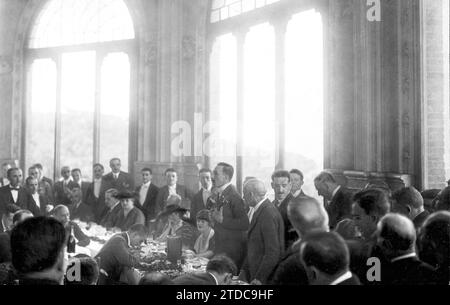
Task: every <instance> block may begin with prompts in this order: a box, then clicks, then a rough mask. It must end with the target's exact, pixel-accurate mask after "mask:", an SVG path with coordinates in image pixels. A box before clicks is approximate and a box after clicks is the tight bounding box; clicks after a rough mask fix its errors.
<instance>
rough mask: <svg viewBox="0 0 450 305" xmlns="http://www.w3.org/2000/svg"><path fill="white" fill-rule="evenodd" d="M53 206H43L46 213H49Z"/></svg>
mask: <svg viewBox="0 0 450 305" xmlns="http://www.w3.org/2000/svg"><path fill="white" fill-rule="evenodd" d="M54 208H55V207H54V206H52V205H51V204H49V205H47V206H46V207H45V212H46V213H50V212H51V211H53V209H54Z"/></svg>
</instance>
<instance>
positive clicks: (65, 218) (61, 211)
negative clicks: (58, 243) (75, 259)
mask: <svg viewBox="0 0 450 305" xmlns="http://www.w3.org/2000/svg"><path fill="white" fill-rule="evenodd" d="M52 213H53V217H54V218H55V219H57V220H58V221H60V222H61V223H62V224H63V226H64V229H65V230H66V235H67V236H69V235H70V234H71V233H72V230H73V235H74V237H75V239H76V240H78V243H77V245H78V246H80V247H86V246H88V245H89V244H90V242H91V239H90V238H89V237H88V236H87V235H86V234H84V233H83V231H82V230H81V228H80V227H79V226H78V225H77V224H76V223H75V222H73V221H70V211H69V208H68V207H67V206H65V205H62V204H61V205H58V206H57V207H55V209H54V210H53V212H52Z"/></svg>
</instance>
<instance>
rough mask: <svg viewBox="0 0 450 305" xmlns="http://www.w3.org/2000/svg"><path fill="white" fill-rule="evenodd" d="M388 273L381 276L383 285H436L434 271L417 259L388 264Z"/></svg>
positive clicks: (411, 258)
mask: <svg viewBox="0 0 450 305" xmlns="http://www.w3.org/2000/svg"><path fill="white" fill-rule="evenodd" d="M386 269H387V270H388V271H387V272H386V273H385V274H384V276H383V274H382V276H381V283H382V284H383V285H436V284H437V283H438V279H437V274H436V271H435V270H434V269H433V267H431V266H430V265H428V264H427V263H424V262H422V261H421V260H419V259H418V258H417V257H410V258H405V259H401V260H399V261H396V262H393V263H389V264H388V268H386Z"/></svg>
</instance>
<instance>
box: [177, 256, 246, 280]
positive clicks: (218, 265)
mask: <svg viewBox="0 0 450 305" xmlns="http://www.w3.org/2000/svg"><path fill="white" fill-rule="evenodd" d="M236 273H237V268H236V265H235V264H234V262H233V261H232V260H231V259H230V258H229V257H227V256H225V255H216V256H214V257H213V258H212V259H211V260H209V262H208V264H207V265H206V272H205V273H190V274H186V275H182V276H180V277H177V278H176V279H174V280H173V283H174V284H175V285H180V286H183V285H230V284H231V282H232V279H233V274H236Z"/></svg>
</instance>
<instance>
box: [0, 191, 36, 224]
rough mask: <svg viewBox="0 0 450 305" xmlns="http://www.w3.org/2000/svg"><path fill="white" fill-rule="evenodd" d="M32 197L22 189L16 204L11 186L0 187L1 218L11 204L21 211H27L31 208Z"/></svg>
mask: <svg viewBox="0 0 450 305" xmlns="http://www.w3.org/2000/svg"><path fill="white" fill-rule="evenodd" d="M30 197H31V195H30V194H29V193H28V191H27V190H25V188H23V187H20V188H19V191H18V196H17V202H14V199H13V196H12V194H11V188H10V186H9V185H7V186H3V187H0V217H1V216H2V215H3V213H4V212H5V208H6V206H7V205H9V204H15V205H17V206H18V207H20V208H21V209H27V208H28V206H29V202H30V200H31V199H30Z"/></svg>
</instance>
